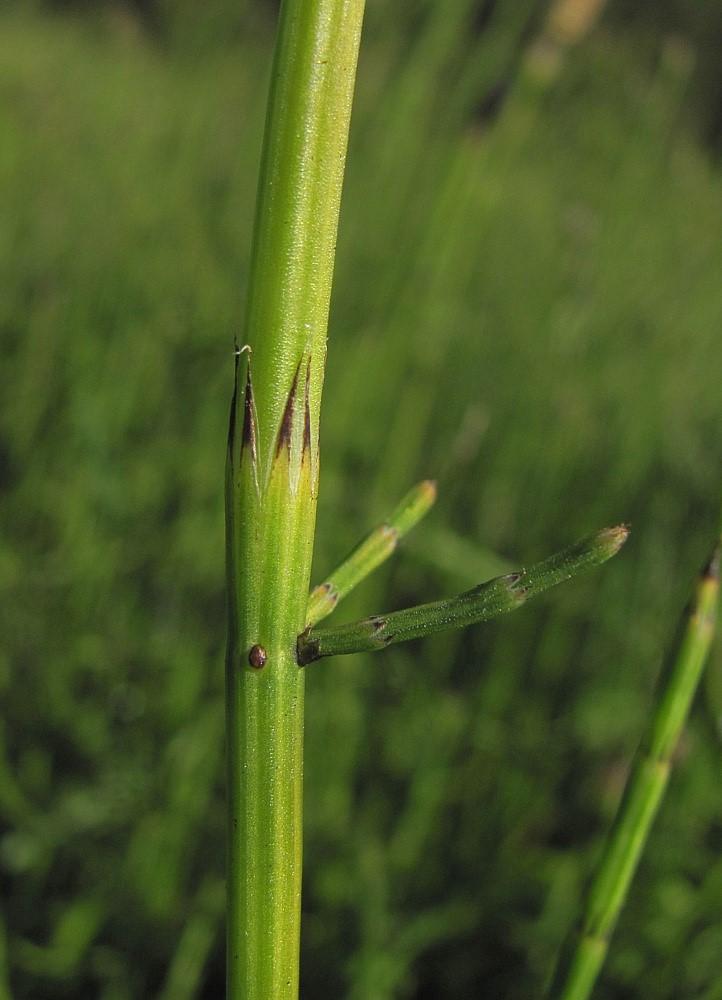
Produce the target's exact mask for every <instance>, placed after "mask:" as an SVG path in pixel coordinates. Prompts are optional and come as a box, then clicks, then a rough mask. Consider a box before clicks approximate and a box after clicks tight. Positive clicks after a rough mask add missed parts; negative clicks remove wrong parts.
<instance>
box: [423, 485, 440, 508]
mask: <svg viewBox="0 0 722 1000" xmlns="http://www.w3.org/2000/svg"><path fill="white" fill-rule="evenodd" d="M419 491H420V492H421V493H423V494H424V495H425V496H426V499H427V500H428V502H429V505H431V504H432V503H433V502H434V501H435V500H436V498H437V496H438V495H439V488H438V485H437V482H436V480H435V479H424V480H422V482H420V483H419Z"/></svg>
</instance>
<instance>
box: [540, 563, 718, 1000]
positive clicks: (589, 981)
mask: <svg viewBox="0 0 722 1000" xmlns="http://www.w3.org/2000/svg"><path fill="white" fill-rule="evenodd" d="M719 563H720V546H719V544H718V545H717V546H716V547H715V550H714V552H713V554H712V557H711V559H710V560H709V562H708V564H707V565H706V566H705V568H704V569H703V571H702V573H701V575H700V577H699V580H698V581H697V586H696V589H695V593H694V596H693V599H692V603H691V605H690V608H689V611H688V613H687V615H686V617H685V621H684V622H683V631H682V637H681V641H680V644H679V647H678V648H677V650H676V652H675V654H674V656H673V657H672V659H671V660H670V665H669V667H668V669H667V671H666V674H665V676H664V677H663V679H662V683H661V684H660V689H659V693H658V696H657V700H656V705H655V709H654V713H653V715H652V717H651V719H650V721H649V724H648V726H647V731H646V734H645V736H644V738H643V739H642V742H641V744H640V747H639V750H638V751H637V755H636V757H635V760H634V763H633V766H632V771H631V774H630V776H629V780H628V782H627V787H626V789H625V792H624V797H623V798H622V802H621V804H620V806H619V810H618V812H617V816H616V818H615V820H614V825H613V826H612V829H611V831H610V834H609V837H608V839H607V843H606V846H605V849H604V853H603V855H602V858H601V861H600V863H599V868H598V869H597V872H596V874H595V876H594V878H593V880H592V883H591V885H590V887H589V891H588V893H587V898H586V900H585V902H584V915H583V917H582V921H581V924H580V927H579V929H578V930H577V931H575V933H574V934H573V935H572V936H571V938H570V939H569V941H568V942H567V944H566V945H565V947H564V948H563V949H562V954H561V957H560V960H559V963H558V966H557V969H556V972H555V974H554V977H553V979H552V982H551V984H550V986H549V990H548V992H547V996H549V997H552V998H554V1000H587V997H589V995H590V994H591V992H592V989H593V988H594V983H595V982H596V979H597V976H598V974H599V971H600V969H601V967H602V964H603V963H604V959H605V958H606V955H607V950H608V948H609V939H610V936H611V934H612V931H613V930H614V927H615V924H616V922H617V919H618V917H619V913H620V911H621V909H622V906H623V905H624V900H625V898H626V895H627V890H628V889H629V885H630V883H631V881H632V878H633V877H634V873H635V871H636V869H637V865H638V863H639V859H640V857H641V855H642V851H643V850H644V846H645V844H646V842H647V838H648V836H649V831H650V830H651V827H652V823H653V822H654V818H655V816H656V815H657V810H658V809H659V804H660V802H661V801H662V798H663V796H664V792H665V789H666V787H667V782H668V780H669V773H670V769H671V764H672V756H673V754H674V751H675V748H676V746H677V741H678V739H679V736H680V734H681V732H682V729H683V727H684V724H685V722H686V719H687V715H688V713H689V709H690V706H691V704H692V699H693V697H694V694H695V691H696V690H697V685H698V683H699V679H700V677H701V674H702V670H703V668H704V664H705V661H706V659H707V655H708V653H709V648H710V644H711V642H712V636H713V633H714V628H715V621H716V617H717V605H718V601H719V584H720V579H719Z"/></svg>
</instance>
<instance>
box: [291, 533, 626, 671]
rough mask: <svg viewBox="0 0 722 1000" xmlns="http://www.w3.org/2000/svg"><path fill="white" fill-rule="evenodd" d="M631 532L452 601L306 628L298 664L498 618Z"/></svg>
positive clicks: (611, 551)
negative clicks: (333, 625) (345, 623)
mask: <svg viewBox="0 0 722 1000" xmlns="http://www.w3.org/2000/svg"><path fill="white" fill-rule="evenodd" d="M627 535H628V529H627V528H626V526H624V525H619V526H617V527H615V528H606V529H605V530H604V531H600V532H598V533H597V534H595V535H590V536H589V537H588V538H585V539H583V540H582V541H580V542H577V544H576V545H572V546H570V547H569V548H568V549H564V551H563V552H559V553H558V554H557V555H554V556H551V557H550V558H549V559H545V560H544V562H541V563H538V564H537V565H536V566H532V567H531V568H530V569H523V570H521V571H520V572H518V573H509V574H507V575H506V576H500V577H497V578H496V579H494V580H489V581H487V582H486V583H482V584H480V585H479V586H478V587H474V588H473V589H472V590H467V591H466V592H465V593H463V594H459V595H457V596H456V597H452V598H450V599H449V600H445V601H436V602H434V603H433V604H420V605H418V606H417V607H414V608H407V609H405V610H404V611H392V612H390V613H389V614H386V615H372V616H371V617H370V618H364V619H363V620H362V621H358V622H352V623H351V624H349V625H339V626H337V627H336V628H320V629H319V628H307V629H306V630H305V631H304V632H303V633H302V634H301V635H300V636H299V639H298V662H299V664H300V665H301V666H304V665H306V664H308V663H312V662H313V661H314V660H318V659H321V657H324V656H337V655H339V654H342V653H361V652H370V651H373V650H377V649H385V648H386V647H387V646H389V645H391V643H395V642H406V641H407V640H409V639H418V638H420V637H421V636H425V635H431V634H432V633H434V632H443V631H446V630H447V629H454V628H463V627H464V626H466V625H473V624H475V623H477V622H483V621H488V620H489V619H490V618H496V617H497V616H498V615H502V614H505V613H506V612H507V611H513V610H514V609H515V608H518V607H520V606H521V605H522V604H524V603H525V602H526V601H528V600H529V598H531V597H534V596H536V595H537V594H541V593H542V592H543V591H545V590H548V589H549V588H550V587H554V586H555V585H556V584H558V583H562V582H563V581H564V580H569V579H570V578H571V577H573V576H576V574H577V573H579V572H581V571H582V570H584V569H587V568H588V567H591V566H598V565H599V564H600V563H603V562H606V560H607V559H610V558H611V557H612V556H613V555H615V554H616V553H617V552H618V551H619V549H620V548H621V547H622V545H623V544H624V542H625V541H626V539H627Z"/></svg>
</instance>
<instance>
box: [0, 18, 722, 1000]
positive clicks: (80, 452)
mask: <svg viewBox="0 0 722 1000" xmlns="http://www.w3.org/2000/svg"><path fill="white" fill-rule="evenodd" d="M442 8H443V9H442ZM522 8H524V9H522ZM470 9H471V5H470V4H467V3H466V0H463V2H462V0H456V2H454V3H447V4H444V5H428V6H427V7H425V6H424V5H421V4H419V5H418V10H417V9H416V8H414V10H415V13H416V14H417V15H418V20H417V23H415V24H414V25H413V26H412V25H407V24H406V23H404V22H403V20H402V18H403V17H404V14H403V12H402V13H399V14H398V15H394V16H395V17H397V20H396V21H395V22H393V23H392V25H390V26H388V25H386V22H385V15H383V12H382V11H380V10H377V9H376V8H372V10H371V21H370V24H369V32H368V37H367V41H366V49H365V50H364V54H363V58H362V64H361V79H360V93H359V101H358V107H357V111H356V116H355V122H354V134H353V137H352V149H351V155H350V162H349V174H348V180H347V185H346V193H345V202H344V211H343V217H342V232H341V237H340V241H339V259H338V266H337V285H336V294H335V305H334V311H333V318H332V335H331V340H330V345H329V369H328V376H327V390H326V398H325V405H324V423H323V432H322V438H323V440H322V443H323V448H324V468H323V477H322V492H321V509H320V522H319V524H320V528H319V538H318V559H317V564H318V569H319V574H322V573H323V572H324V571H326V570H328V569H329V568H330V566H331V565H332V564H333V563H335V562H336V561H337V558H338V557H339V556H340V555H342V554H343V553H344V552H345V551H346V550H347V549H348V548H350V546H351V545H352V544H353V543H354V542H355V541H356V540H357V538H358V537H359V536H360V535H361V533H362V532H363V531H364V530H365V529H366V528H368V527H369V526H370V525H372V524H373V523H374V522H375V519H376V518H377V517H379V516H380V515H382V514H383V512H384V510H385V509H387V508H388V506H389V505H390V504H393V503H394V502H395V500H396V499H397V498H398V497H399V496H400V495H401V494H402V493H403V491H404V490H405V488H406V487H407V486H409V485H410V484H411V483H412V482H413V481H415V480H416V479H418V478H420V477H422V476H426V475H433V476H438V477H439V480H440V492H441V497H440V501H439V504H438V506H437V509H436V511H435V512H434V513H433V514H432V516H431V518H430V520H429V524H428V526H426V525H424V526H422V527H421V528H420V529H419V531H418V534H417V537H416V538H415V539H414V541H413V545H409V546H408V547H407V548H406V549H405V551H404V552H403V553H402V554H401V555H400V556H399V558H398V562H397V563H396V565H395V567H394V568H388V569H384V570H383V572H382V573H381V575H380V577H379V579H378V580H377V581H375V582H374V581H369V582H368V583H366V584H364V586H363V587H361V588H359V591H358V594H357V595H354V597H353V598H352V599H350V600H349V602H348V607H347V608H346V609H345V610H344V611H343V612H342V614H343V615H347V616H348V617H352V616H354V615H356V614H357V613H365V612H369V611H373V610H378V609H380V608H387V607H391V606H392V605H393V604H394V603H395V604H396V605H397V606H401V605H402V604H403V603H407V602H408V601H409V600H414V601H416V600H425V599H431V598H433V597H435V596H440V595H441V594H442V593H444V592H447V591H448V590H449V589H450V588H455V589H459V588H460V587H463V586H467V585H469V584H470V583H471V582H473V577H474V575H475V574H476V573H477V572H478V570H479V569H480V568H482V567H484V566H486V567H489V573H490V574H493V573H494V572H496V571H497V565H498V562H497V560H499V559H509V560H511V561H512V562H513V563H514V564H517V563H519V562H520V561H524V560H528V561H530V562H531V561H532V560H535V559H537V558H540V557H543V556H544V555H545V554H548V553H549V552H551V551H554V550H555V548H557V547H560V546H562V545H564V544H565V543H566V542H569V541H571V540H573V539H574V538H576V537H578V536H580V535H582V534H584V533H585V532H586V531H588V530H591V529H593V528H595V527H599V526H601V525H603V524H606V523H612V522H614V521H616V520H620V519H627V520H631V521H632V522H633V529H634V530H633V535H632V540H631V541H630V543H629V545H628V546H627V549H626V550H625V553H624V554H623V555H622V556H620V558H619V559H618V560H615V562H614V563H612V564H610V565H609V566H608V567H606V568H604V569H603V570H602V571H600V572H599V573H598V574H596V575H595V576H593V577H589V578H586V579H584V580H583V581H580V582H579V584H578V585H576V586H575V587H574V588H570V589H567V590H566V591H559V592H556V593H554V594H553V595H550V597H549V598H547V599H544V600H543V601H541V602H539V603H538V604H537V606H536V607H529V608H528V609H525V610H524V611H522V612H520V613H519V614H518V615H516V616H513V617H512V618H510V619H508V620H506V621H503V622H500V623H498V624H493V625H489V626H487V627H481V628H478V629H475V630H473V631H472V632H468V633H464V634H463V635H461V636H440V637H438V638H437V639H435V640H433V641H430V642H427V643H424V644H418V645H414V646H413V647H412V649H411V650H408V649H403V648H399V649H395V650H389V651H388V652H387V653H386V654H384V656H383V659H380V658H379V657H376V658H373V659H371V658H369V659H363V658H358V659H355V660H352V661H348V662H342V661H340V660H339V661H338V662H331V663H328V664H323V665H320V666H319V667H318V668H317V669H316V670H315V671H314V676H313V678H311V677H309V684H308V702H309V704H308V724H307V766H306V771H307V794H306V802H307V805H306V816H307V826H308V835H307V851H306V859H307V868H306V895H305V904H304V909H305V913H304V920H305V923H304V968H303V975H304V978H305V986H304V989H305V993H306V995H308V996H309V997H314V996H326V995H345V996H349V997H353V998H357V1000H368V998H370V997H373V998H375V1000H376V998H379V1000H381V998H386V997H388V998H391V997H404V996H408V997H416V998H426V997H438V996H448V997H467V996H470V995H474V994H475V993H476V994H479V995H481V994H483V995H489V996H492V995H493V996H503V997H506V998H510V1000H512V998H519V1000H521V998H526V997H529V996H530V995H533V994H534V993H535V992H537V991H538V989H539V987H540V984H541V981H542V979H543V978H544V976H545V974H546V972H547V970H548V968H549V966H550V963H551V960H552V957H553V953H554V951H555V949H556V947H557V946H558V944H559V942H560V940H561V938H562V936H563V933H564V931H565V930H566V928H567V926H568V924H569V922H570V920H571V918H572V915H573V913H574V912H575V907H576V902H577V899H578V895H579V891H580V887H581V885H582V882H583V880H584V878H585V877H586V875H587V874H588V872H589V870H590V866H591V864H592V863H593V860H594V858H595V857H596V855H597V851H598V848H599V845H600V842H601V836H602V834H603V832H604V830H605V828H606V826H607V825H608V823H609V821H610V819H611V816H612V814H613V811H614V808H615V805H616V802H617V798H618V793H619V790H620V788H621V784H622V780H623V776H624V769H625V766H626V763H627V761H628V760H629V757H630V755H631V752H632V750H633V748H634V745H635V741H636V738H637V735H638V733H639V731H640V727H641V724H642V720H643V717H644V713H645V711H646V708H647V706H648V701H649V695H650V691H651V686H652V682H653V680H654V677H655V675H656V671H657V669H658V665H659V660H660V654H661V651H662V649H663V647H664V646H665V645H666V643H667V642H668V640H669V639H670V635H669V629H670V622H672V621H673V620H674V619H675V618H676V616H677V614H678V611H679V607H680V605H681V603H682V602H683V601H684V595H685V594H686V592H687V589H688V584H689V580H690V578H691V576H692V573H693V571H694V569H695V567H696V564H697V563H698V562H699V560H700V558H701V556H702V554H703V552H704V551H705V549H706V547H707V544H708V541H709V538H710V537H711V536H712V534H713V532H714V526H715V524H716V518H717V503H718V492H719V483H720V480H721V479H722V442H721V441H720V410H721V404H720V391H719V372H720V370H722V339H721V338H720V335H719V321H720V316H721V315H722V284H721V283H720V281H719V274H720V267H721V265H722V250H721V249H720V248H721V247H722V239H721V237H722V190H721V188H720V176H719V171H718V170H715V169H714V168H713V166H712V165H711V164H710V162H709V161H708V159H707V156H706V153H705V151H704V150H702V149H700V148H699V147H698V146H697V145H696V144H695V142H694V140H693V139H692V137H691V136H690V135H689V134H688V133H687V132H686V130H685V126H684V118H683V116H682V115H681V114H680V107H681V100H682V93H683V90H684V85H685V74H686V72H687V60H688V55H689V53H686V52H685V50H684V49H680V47H679V45H678V44H677V43H675V44H672V43H667V44H666V45H662V46H661V48H660V52H659V59H658V60H657V61H656V62H655V63H654V66H653V67H652V66H651V64H649V63H648V62H642V61H641V60H639V59H638V58H637V51H636V48H635V46H634V45H632V44H630V43H629V42H628V41H627V40H625V39H624V37H622V36H619V35H614V36H613V35H611V34H608V33H607V32H605V31H603V30H599V31H597V32H596V33H595V34H594V35H593V36H592V38H591V39H590V40H589V41H588V42H586V43H585V44H584V45H582V46H581V47H580V48H579V49H578V50H576V51H575V52H573V53H570V55H569V57H568V59H567V62H566V65H565V67H564V69H563V72H562V73H561V76H560V77H559V79H558V81H557V82H556V83H555V84H554V85H553V86H551V87H550V88H549V89H548V90H542V91H539V92H535V91H534V90H533V89H524V88H522V89H521V90H519V91H517V92H514V93H513V94H512V96H511V97H510V99H509V101H508V102H507V104H506V105H505V106H504V107H503V109H502V112H501V115H500V117H499V119H498V121H497V122H496V123H495V124H494V125H493V126H490V125H489V124H488V123H482V122H480V121H479V118H478V116H475V115H474V113H473V112H474V109H475V108H478V106H479V105H480V103H483V97H484V95H485V94H487V93H488V91H489V89H490V88H491V87H492V86H493V85H494V84H495V82H496V81H497V80H498V79H499V77H500V76H501V75H504V73H506V72H507V71H508V69H509V67H510V66H512V65H514V62H515V60H514V53H515V51H516V48H517V47H518V43H519V39H520V37H521V35H522V33H523V32H524V30H525V27H526V19H527V8H526V5H518V6H517V5H498V6H497V7H496V8H495V13H494V15H493V17H492V19H491V21H490V22H489V23H488V24H486V26H485V27H484V29H483V31H482V30H481V28H480V27H479V28H478V30H473V31H472V30H468V24H469V11H470ZM422 14H423V17H422V16H421V15H422ZM253 23H254V25H255V28H254V31H253V33H249V34H247V35H245V36H244V35H241V36H240V37H238V38H237V39H236V40H234V41H233V42H229V44H228V45H226V46H224V47H223V48H222V49H219V50H217V51H212V50H209V52H208V54H207V56H206V57H204V58H202V59H201V58H194V57H192V56H191V54H189V52H188V50H187V48H186V49H183V50H182V52H174V51H173V50H168V49H166V48H164V47H163V46H161V45H159V44H158V43H156V42H153V41H152V40H150V39H149V38H148V36H146V35H144V34H143V33H142V32H140V31H139V30H137V28H136V27H135V24H134V22H133V21H131V20H128V19H121V20H119V19H118V18H115V19H110V20H108V19H105V20H102V19H96V20H93V21H89V20H82V19H80V18H77V17H76V18H73V17H71V16H70V15H66V16H63V17H55V18H48V17H46V18H41V17H39V16H33V17H30V16H29V15H27V14H26V15H24V16H20V15H17V14H15V15H10V14H4V15H3V17H2V21H1V22H0V66H2V71H1V72H0V189H1V190H2V191H3V219H2V226H0V271H1V273H2V275H3V278H2V296H1V297H0V337H1V338H2V340H1V343H2V353H3V364H2V368H0V406H1V414H0V457H1V459H2V461H1V463H0V464H1V471H0V489H1V495H0V519H1V523H2V534H1V535H0V627H1V633H0V634H1V635H2V639H1V640H0V692H1V696H2V704H3V720H2V728H1V729H0V822H1V823H2V834H1V835H0V872H1V877H2V890H3V891H2V897H1V898H2V902H1V903H0V909H1V913H0V928H4V938H5V940H6V943H5V944H3V946H2V947H0V961H2V960H3V955H5V954H6V955H7V964H8V969H9V971H8V972H6V973H5V975H6V979H7V981H9V983H10V984H11V986H12V989H13V995H15V996H18V997H38V998H40V997H42V998H43V1000H53V998H55V997H78V996H99V997H103V998H105V1000H111V998H112V1000H123V998H126V997H127V998H136V997H141V996H142V997H145V996H149V997H150V996H163V997H164V998H167V1000H170V998H171V997H172V998H173V1000H177V998H182V997H184V996H186V997H194V996H212V995H218V994H219V992H220V990H221V981H222V978H221V967H222V962H221V955H222V900H223V895H222V877H223V791H222V789H223V785H222V767H221V758H222V753H221V751H222V736H223V733H222V727H223V713H222V703H221V694H222V670H221V661H222V644H223V636H224V603H223V594H222V581H223V569H222V565H223V546H222V510H221V507H222V500H221V497H222V466H223V449H224V435H225V423H226V415H227V405H228V394H229V389H230V381H231V367H232V355H231V345H232V339H233V333H234V332H235V330H236V329H237V325H238V321H239V316H240V314H241V303H242V295H243V282H244V274H245V267H246V260H247V251H248V241H249V227H250V218H251V213H252V209H253V200H254V194H255V178H256V170H257V162H258V150H259V139H260V129H261V124H262V120H261V119H262V111H263V104H264V100H265V80H266V77H267V71H268V61H267V60H268V42H269V38H268V35H267V32H265V30H264V28H263V25H264V24H265V21H263V20H262V19H260V20H259V19H256V20H254V22H253ZM411 27H413V30H410V28H411ZM360 484H363V485H362V486H360ZM427 532H428V536H427V537H428V542H427V543H425V542H424V536H425V534H426V533H427ZM467 539H468V545H465V540H467ZM465 552H467V553H468V555H465ZM449 553H452V555H453V558H449ZM711 670H712V673H711V675H710V683H709V685H708V690H707V694H706V698H705V699H704V701H703V703H702V704H701V705H700V706H699V711H698V712H697V713H696V717H695V720H694V724H693V726H692V728H691V730H690V732H689V734H688V737H687V740H686V742H685V746H684V748H683V753H682V759H681V760H680V761H679V762H678V764H677V769H676V773H675V778H674V780H673V782H672V786H671V789H670V795H669V799H668V801H667V803H666V804H665V806H664V810H663V814H662V816H661V818H660V822H659V825H658V827H657V829H656V831H655V833H654V835H653V839H652V843H651V846H650V850H649V854H648V857H647V859H646V860H645V862H644V864H643V867H642V870H641V872H640V876H639V880H638V882H637V884H636V885H635V887H634V888H633V891H632V896H631V899H630V903H629V907H628V909H627V911H626V914H625V916H624V918H623V921H622V924H621V926H620V928H619V931H618V935H617V937H616V939H615V944H614V946H613V948H612V952H611V956H610V965H609V969H608V971H607V973H606V977H605V980H604V982H603V983H602V984H601V985H600V987H599V991H598V992H599V997H600V998H603V997H610V998H611V997H623V996H644V997H645V998H650V1000H666V998H670V1000H671V998H672V997H679V996H684V997H691V996H695V997H700V998H701V997H704V998H706V1000H714V998H718V997H719V996H720V995H721V994H720V993H719V985H718V978H719V977H718V956H719V954H720V951H722V930H721V929H720V928H722V862H721V861H720V859H719V845H720V837H721V835H722V807H721V806H720V796H719V782H718V772H719V744H718V742H717V728H716V727H717V719H718V715H719V711H720V697H719V694H718V693H717V692H718V691H719V686H720V684H719V670H720V662H719V656H718V657H717V659H716V660H714V659H713V662H712V665H711ZM0 940H2V935H0ZM4 986H5V980H4V979H3V976H2V975H0V995H2V990H3V988H4ZM715 991H718V992H715Z"/></svg>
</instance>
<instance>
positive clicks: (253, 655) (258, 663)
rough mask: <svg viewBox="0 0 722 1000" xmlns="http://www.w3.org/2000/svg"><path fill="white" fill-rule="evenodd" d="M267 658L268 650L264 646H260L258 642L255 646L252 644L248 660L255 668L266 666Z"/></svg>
mask: <svg viewBox="0 0 722 1000" xmlns="http://www.w3.org/2000/svg"><path fill="white" fill-rule="evenodd" d="M267 659H268V657H267V656H266V650H265V649H264V648H263V646H259V645H258V643H256V645H255V646H251V648H250V650H249V651H248V662H249V664H250V665H251V666H252V667H253V668H254V670H260V669H261V667H265V665H266V660H267Z"/></svg>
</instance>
